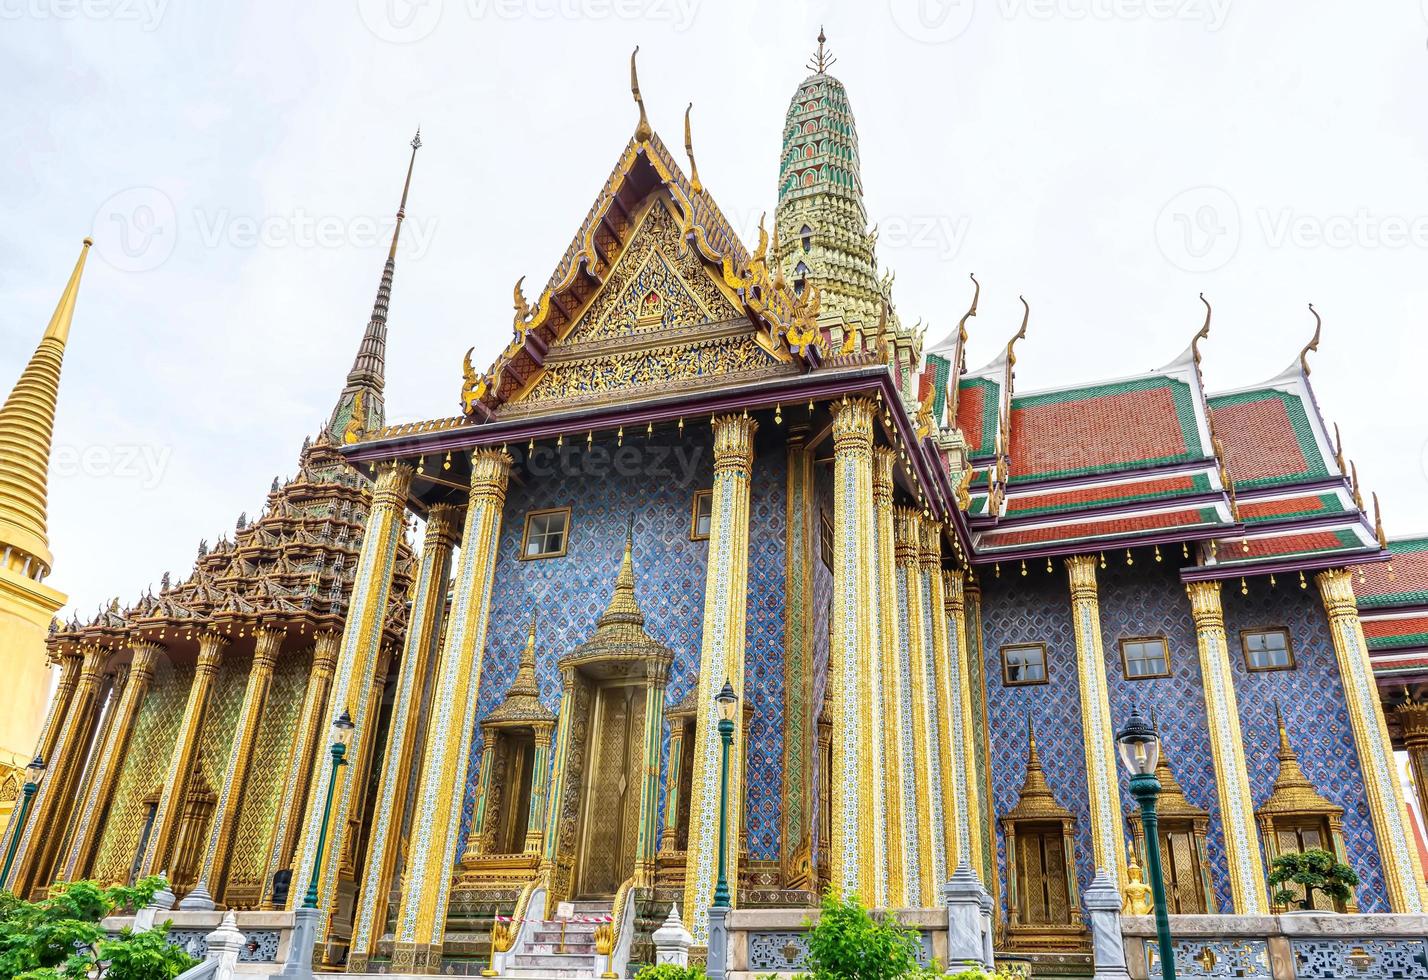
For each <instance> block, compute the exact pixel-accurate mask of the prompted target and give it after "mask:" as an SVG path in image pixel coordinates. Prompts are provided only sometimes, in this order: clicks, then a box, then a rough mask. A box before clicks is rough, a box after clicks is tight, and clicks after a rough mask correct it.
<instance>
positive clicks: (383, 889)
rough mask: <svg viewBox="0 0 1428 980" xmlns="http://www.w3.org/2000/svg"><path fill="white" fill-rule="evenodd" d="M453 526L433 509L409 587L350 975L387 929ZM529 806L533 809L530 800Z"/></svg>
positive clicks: (452, 517) (442, 511) (448, 513)
mask: <svg viewBox="0 0 1428 980" xmlns="http://www.w3.org/2000/svg"><path fill="white" fill-rule="evenodd" d="M456 522H457V512H456V508H454V507H452V506H450V505H449V504H437V505H436V506H435V507H433V508H432V509H431V512H430V513H429V514H428V515H427V519H426V535H425V537H424V538H423V541H422V550H421V567H420V569H419V570H418V572H417V577H416V581H415V582H414V584H413V589H414V591H413V593H412V608H411V614H410V616H409V617H408V623H407V636H406V645H405V647H404V648H403V651H402V660H401V665H400V667H399V668H398V673H397V689H396V693H395V696H394V697H393V699H392V716H391V720H390V721H389V722H388V728H387V743H386V747H385V749H384V752H385V754H384V756H383V758H382V761H381V777H380V782H379V783H378V785H377V805H376V810H375V812H374V813H373V815H372V823H373V827H372V835H371V840H370V841H369V842H368V844H367V858H366V867H365V868H364V871H363V877H362V882H361V893H360V897H359V898H358V902H357V910H356V915H355V918H354V919H353V923H352V943H351V946H350V948H349V951H348V955H347V969H348V971H349V972H352V973H363V972H366V970H367V964H368V959H369V957H370V956H371V954H372V952H373V949H374V947H375V945H376V940H377V938H379V936H380V934H381V932H382V929H383V928H385V926H386V922H387V903H388V901H389V899H390V896H391V893H392V884H393V881H394V876H395V874H396V871H397V859H398V857H399V856H400V852H401V834H402V809H403V806H404V804H405V802H406V799H407V794H408V792H409V791H410V789H411V785H412V770H413V764H414V760H415V758H416V749H417V738H418V735H419V732H418V727H419V722H420V720H421V718H422V717H423V716H424V705H423V702H422V697H423V690H424V689H425V691H426V694H427V695H428V696H430V692H431V688H430V686H429V685H427V684H426V678H427V676H428V674H429V673H430V670H431V661H432V658H433V657H434V656H435V654H436V645H437V643H438V642H439V639H440V636H441V620H442V616H443V614H444V613H445V611H446V582H447V579H448V577H449V576H450V574H451V549H452V547H453V546H454V545H455V543H456V534H457V523H456ZM531 805H532V807H534V805H535V803H534V800H532V803H531Z"/></svg>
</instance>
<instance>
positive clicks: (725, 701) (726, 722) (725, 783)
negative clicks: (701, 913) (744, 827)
mask: <svg viewBox="0 0 1428 980" xmlns="http://www.w3.org/2000/svg"><path fill="white" fill-rule="evenodd" d="M714 703H715V704H716V705H717V706H718V708H719V740H720V741H721V742H723V743H724V762H723V764H722V765H721V766H720V768H719V881H718V883H717V884H716V885H715V886H714V907H715V908H716V909H727V908H728V907H729V879H728V876H727V874H726V871H725V856H726V854H725V852H726V848H725V844H724V841H725V835H726V834H727V833H728V827H727V824H728V819H729V749H730V747H731V746H732V745H733V744H734V713H735V712H736V711H737V710H738V706H739V696H738V695H737V694H735V693H734V688H733V686H732V685H731V684H730V683H729V681H728V679H727V678H725V680H724V687H723V689H722V690H721V691H720V692H719V693H718V694H716V695H715V696H714Z"/></svg>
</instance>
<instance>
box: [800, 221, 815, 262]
mask: <svg viewBox="0 0 1428 980" xmlns="http://www.w3.org/2000/svg"><path fill="white" fill-rule="evenodd" d="M798 237H799V238H800V239H802V244H803V252H804V254H805V255H806V254H808V253H809V252H811V251H813V229H812V228H810V227H808V226H807V225H804V226H803V228H802V230H801V231H799V233H798Z"/></svg>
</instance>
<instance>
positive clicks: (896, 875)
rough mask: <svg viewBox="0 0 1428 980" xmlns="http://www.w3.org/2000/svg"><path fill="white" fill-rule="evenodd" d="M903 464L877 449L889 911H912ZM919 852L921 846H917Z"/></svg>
mask: <svg viewBox="0 0 1428 980" xmlns="http://www.w3.org/2000/svg"><path fill="white" fill-rule="evenodd" d="M896 462H897V452H896V451H895V450H892V449H889V448H887V447H885V446H878V447H876V448H874V449H873V526H874V530H875V533H876V536H877V574H876V575H875V576H874V581H875V582H876V583H877V597H878V598H877V602H876V603H875V606H876V609H877V618H878V635H879V637H880V639H881V642H880V643H879V644H878V651H877V655H878V658H879V660H880V661H881V663H880V680H881V687H882V690H881V695H882V698H881V703H880V704H879V705H877V709H878V710H880V711H881V712H882V724H881V726H880V728H881V731H880V736H879V737H880V740H881V742H882V751H883V768H882V770H881V772H880V776H881V780H882V786H883V802H884V812H885V814H886V816H885V817H884V818H883V829H884V835H885V837H886V840H885V843H884V847H883V851H884V854H883V859H884V866H885V867H886V868H887V890H886V896H885V899H884V901H885V904H886V905H887V907H889V908H906V907H907V904H908V888H907V844H906V841H907V835H906V829H907V828H906V826H905V822H904V817H903V814H904V813H905V809H904V808H905V807H906V806H907V802H905V801H904V799H903V784H902V783H903V778H904V768H903V767H904V766H905V765H909V764H911V762H912V760H911V759H905V758H904V755H903V750H902V749H903V730H904V723H903V719H902V714H901V712H902V693H903V692H902V670H901V667H900V664H899V661H898V656H899V649H898V617H897V564H896V562H895V560H894V547H893V540H894V537H893V536H894V531H893V466H894V465H895V464H896ZM908 802H910V801H908ZM913 846H914V847H916V843H915V842H914V843H913Z"/></svg>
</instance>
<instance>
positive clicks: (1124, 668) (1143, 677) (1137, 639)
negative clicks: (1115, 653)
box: [1117, 636, 1172, 681]
mask: <svg viewBox="0 0 1428 980" xmlns="http://www.w3.org/2000/svg"><path fill="white" fill-rule="evenodd" d="M1128 643H1159V644H1160V648H1161V649H1162V650H1164V651H1165V657H1164V660H1165V670H1164V671H1162V672H1161V673H1158V674H1132V673H1131V670H1130V659H1129V658H1128V657H1127V656H1126V644H1128ZM1117 645H1118V646H1119V647H1120V651H1121V673H1122V675H1124V677H1125V679H1126V680H1128V681H1150V680H1155V679H1157V678H1160V677H1170V676H1172V668H1171V666H1170V640H1169V639H1168V638H1166V637H1165V636H1123V637H1121V638H1120V640H1118V641H1117Z"/></svg>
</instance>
